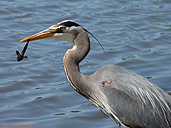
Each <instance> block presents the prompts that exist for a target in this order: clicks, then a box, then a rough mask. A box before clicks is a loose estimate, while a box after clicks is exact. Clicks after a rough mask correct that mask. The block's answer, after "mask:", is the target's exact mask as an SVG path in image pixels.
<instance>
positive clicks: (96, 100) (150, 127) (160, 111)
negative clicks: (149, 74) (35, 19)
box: [20, 20, 171, 128]
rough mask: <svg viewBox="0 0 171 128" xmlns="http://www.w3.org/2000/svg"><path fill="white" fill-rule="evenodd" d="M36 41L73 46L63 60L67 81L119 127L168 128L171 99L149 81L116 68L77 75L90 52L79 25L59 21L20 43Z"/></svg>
mask: <svg viewBox="0 0 171 128" xmlns="http://www.w3.org/2000/svg"><path fill="white" fill-rule="evenodd" d="M37 39H52V40H67V41H69V42H70V43H72V44H73V48H72V49H69V50H68V51H67V52H66V54H65V56H64V59H63V67H64V71H65V74H66V77H67V79H68V81H69V82H70V84H71V86H72V87H73V88H74V90H75V91H77V92H78V93H80V94H81V95H83V96H84V97H85V98H87V99H88V100H89V101H90V102H91V103H92V104H93V105H95V106H96V107H97V108H98V109H100V110H101V111H102V112H104V113H105V114H106V115H107V116H108V117H110V118H111V119H112V120H113V121H115V122H116V123H117V124H118V125H119V127H120V128H128V127H130V128H171V96H170V95H168V94H167V93H166V92H164V91H163V90H162V89H161V88H159V87H158V86H156V85H155V84H153V83H152V82H150V81H148V80H147V79H145V78H143V77H141V76H139V75H137V74H135V73H132V72H130V71H129V70H127V69H125V68H122V67H120V66H116V65H107V66H104V67H102V68H100V69H98V70H97V71H96V72H95V73H93V74H92V75H90V76H85V75H83V74H81V73H80V70H79V63H80V62H81V61H82V60H83V59H84V58H85V57H86V55H87V54H88V52H89V50H90V40H89V37H88V35H87V30H86V29H84V28H83V27H82V26H80V25H79V24H77V23H75V22H73V21H68V20H67V21H62V22H59V23H57V24H55V25H53V26H51V27H49V28H48V29H46V30H44V31H41V32H39V33H36V34H34V35H32V36H30V37H27V38H25V39H23V40H21V41H20V42H27V41H28V40H30V41H33V40H37Z"/></svg>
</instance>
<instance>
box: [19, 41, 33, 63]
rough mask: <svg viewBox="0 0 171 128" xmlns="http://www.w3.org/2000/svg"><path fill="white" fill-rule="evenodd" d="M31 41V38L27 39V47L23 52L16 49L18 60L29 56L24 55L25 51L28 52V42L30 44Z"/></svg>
mask: <svg viewBox="0 0 171 128" xmlns="http://www.w3.org/2000/svg"><path fill="white" fill-rule="evenodd" d="M29 41H30V40H27V43H26V45H25V47H24V48H23V50H22V51H21V54H20V52H19V51H16V54H17V61H18V62H19V61H21V60H22V59H23V58H28V57H27V56H24V54H25V52H26V49H27V47H28V44H29Z"/></svg>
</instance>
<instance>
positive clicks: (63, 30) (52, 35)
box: [20, 20, 83, 44]
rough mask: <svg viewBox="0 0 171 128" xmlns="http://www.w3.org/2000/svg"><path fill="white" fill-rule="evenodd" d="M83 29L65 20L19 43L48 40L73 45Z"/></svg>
mask: <svg viewBox="0 0 171 128" xmlns="http://www.w3.org/2000/svg"><path fill="white" fill-rule="evenodd" d="M81 29H83V28H82V27H81V26H80V25H79V24H77V23H75V22H73V21H69V20H65V21H62V22H59V23H58V24H55V25H53V26H51V27H49V28H48V29H46V30H44V31H41V32H39V33H36V34H34V35H32V36H29V37H27V38H25V39H23V40H21V41H20V42H27V41H28V40H29V41H33V40H38V39H50V40H67V41H69V42H71V43H72V44H74V39H75V38H76V36H77V35H78V33H79V31H80V30H81Z"/></svg>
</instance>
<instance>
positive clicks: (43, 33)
mask: <svg viewBox="0 0 171 128" xmlns="http://www.w3.org/2000/svg"><path fill="white" fill-rule="evenodd" d="M53 35H54V32H53V31H52V30H49V29H46V30H44V31H41V32H39V33H36V34H34V35H32V36H29V37H27V38H25V39H23V40H21V41H20V42H21V43H22V42H27V41H28V40H29V41H33V40H39V39H44V38H48V37H52V36H53Z"/></svg>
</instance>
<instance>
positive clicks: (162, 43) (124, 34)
mask: <svg viewBox="0 0 171 128" xmlns="http://www.w3.org/2000/svg"><path fill="white" fill-rule="evenodd" d="M66 19H69V20H74V21H76V22H77V23H79V24H80V25H82V26H83V27H85V28H86V29H88V30H89V31H90V32H92V33H93V34H94V35H95V36H96V37H97V38H98V39H99V41H100V42H101V44H102V45H103V47H104V48H105V50H106V53H104V52H103V51H102V50H101V48H100V46H99V45H98V44H97V42H96V41H95V40H94V39H93V38H92V37H91V36H90V37H91V42H92V43H91V52H90V53H89V55H88V56H87V57H86V58H85V59H84V60H83V61H82V62H81V64H80V67H81V72H82V73H83V74H86V75H89V74H92V73H93V72H94V71H96V70H97V69H98V68H100V67H101V66H104V65H108V64H117V65H120V66H122V67H125V68H127V69H129V70H131V71H133V72H135V73H137V74H139V75H141V76H143V77H146V78H149V80H150V81H152V82H154V83H155V84H157V85H158V86H160V87H161V88H162V89H163V90H165V91H166V92H171V85H170V83H171V67H170V65H171V50H170V49H171V36H170V35H171V1H170V0H140V1H137V0H132V1H126V0H112V1H107V0H93V1H92V0H88V1H81V0H63V1H55V0H49V1H41V0H34V1H23V0H1V2H0V29H1V34H0V127H3V125H11V124H12V125H32V126H34V127H35V128H70V127H71V128H117V127H118V126H117V125H116V124H115V123H114V122H113V121H112V120H111V119H109V118H108V117H106V116H105V115H103V114H102V113H101V112H100V111H99V110H98V109H97V108H95V107H94V106H93V105H92V104H91V103H89V102H88V101H87V100H86V99H85V98H84V97H82V96H80V95H79V94H77V93H76V92H75V91H74V90H73V89H72V88H71V86H70V85H69V83H68V81H67V79H66V77H65V74H64V71H63V66H62V59H63V56H64V54H65V52H66V50H67V49H68V48H71V47H72V45H71V44H70V43H68V42H67V41H50V40H38V41H33V42H30V44H29V47H28V49H27V52H26V55H27V56H29V58H28V59H24V60H23V61H21V62H17V61H16V54H15V51H16V50H19V51H21V50H22V49H23V47H24V45H25V43H23V44H21V43H19V41H20V40H21V39H23V38H25V37H27V36H30V35H32V34H34V33H36V32H39V31H41V30H44V29H46V28H47V27H49V26H51V25H53V24H56V23H57V22H59V21H62V20H66Z"/></svg>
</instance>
